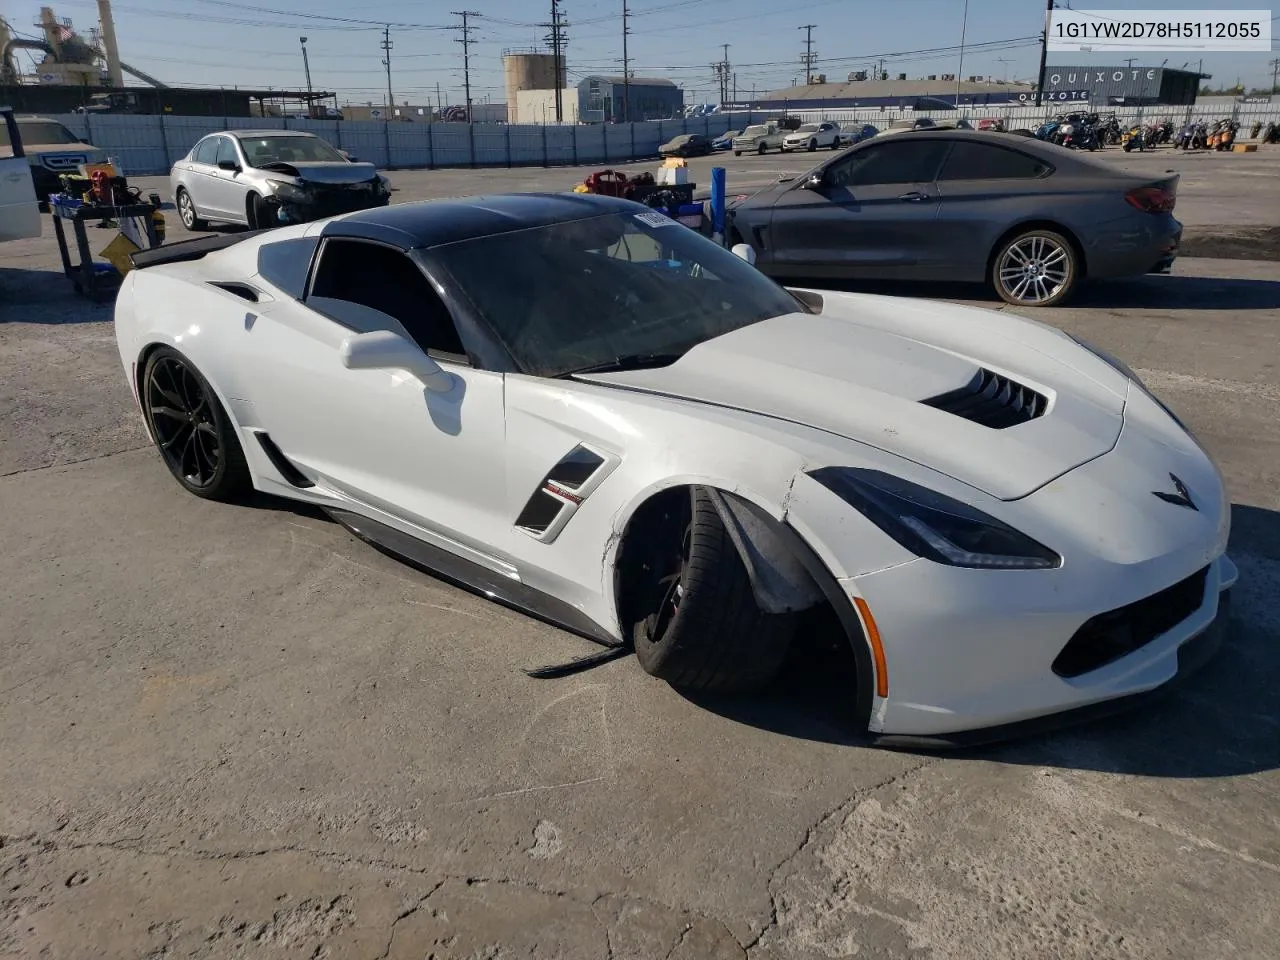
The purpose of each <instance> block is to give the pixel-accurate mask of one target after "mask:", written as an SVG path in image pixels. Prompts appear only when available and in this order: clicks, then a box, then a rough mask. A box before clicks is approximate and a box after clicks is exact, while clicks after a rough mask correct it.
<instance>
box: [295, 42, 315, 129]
mask: <svg viewBox="0 0 1280 960" xmlns="http://www.w3.org/2000/svg"><path fill="white" fill-rule="evenodd" d="M298 42H299V43H301V44H302V69H303V70H304V71H305V72H306V74H307V116H308V117H310V116H311V114H312V109H311V108H312V103H311V62H310V61H309V60H308V59H307V38H306V37H299V38H298ZM312 119H314V118H312Z"/></svg>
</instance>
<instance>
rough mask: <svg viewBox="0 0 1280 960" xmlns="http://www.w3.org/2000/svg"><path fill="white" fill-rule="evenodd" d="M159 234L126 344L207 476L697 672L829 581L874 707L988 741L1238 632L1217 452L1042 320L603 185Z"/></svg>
mask: <svg viewBox="0 0 1280 960" xmlns="http://www.w3.org/2000/svg"><path fill="white" fill-rule="evenodd" d="M135 262H136V264H137V266H138V269H135V270H133V271H132V272H130V273H129V274H128V276H127V277H126V279H125V283H124V286H123V288H122V290H121V293H120V296H119V300H118V302H117V305H116V315H115V330H116V337H117V341H118V343H119V348H120V357H121V360H122V362H123V364H124V368H125V372H126V374H127V375H128V380H129V385H130V387H131V388H132V391H133V393H134V396H135V397H136V399H137V402H138V405H139V407H140V409H141V411H142V414H143V418H144V420H145V422H146V425H147V429H148V431H149V432H150V435H151V436H152V438H153V439H154V440H155V443H156V445H157V447H158V448H159V450H160V453H161V456H162V458H163V460H164V462H165V463H166V464H167V466H168V467H169V469H170V471H172V473H173V475H174V477H176V478H177V480H178V482H179V483H180V484H182V486H183V487H185V488H186V489H187V490H189V491H190V492H192V493H194V494H196V495H198V496H202V497H210V498H216V499H232V498H235V497H238V496H240V495H241V494H244V493H246V492H247V491H249V490H250V488H253V489H256V490H259V491H263V492H266V493H270V494H277V495H280V496H283V497H288V498H291V499H294V500H299V501H304V502H307V503H311V504H315V505H318V506H319V507H322V508H323V509H324V510H326V511H328V512H329V513H330V514H331V515H332V516H333V517H335V518H336V519H337V520H338V521H340V522H341V523H343V524H344V525H345V526H346V527H347V528H349V529H350V530H351V531H352V532H353V533H355V534H356V535H357V536H359V537H362V538H364V539H366V540H369V541H373V542H375V543H376V544H378V545H380V546H382V547H384V548H385V549H388V550H390V551H392V552H394V553H396V554H399V555H401V556H402V557H404V558H406V559H408V560H410V561H412V562H414V563H416V564H418V565H421V566H425V567H427V568H429V569H431V570H434V571H436V572H438V573H440V574H442V575H443V576H445V577H447V578H449V579H452V580H454V581H456V582H460V583H462V584H464V585H466V586H468V587H470V588H472V589H475V590H478V591H481V592H483V593H484V594H486V595H487V596H489V597H491V598H493V599H495V600H498V601H500V602H503V603H506V604H509V605H512V606H515V607H517V608H521V609H524V610H526V611H528V612H530V613H532V614H534V615H536V616H539V617H541V618H544V619H547V620H550V621H552V622H554V623H557V624H560V625H562V626H563V627H565V628H566V629H569V630H571V631H574V632H576V633H578V634H580V635H583V636H585V637H588V638H590V639H593V640H595V641H597V642H599V643H601V644H604V645H606V647H608V648H611V649H610V650H609V651H608V652H609V653H610V654H612V653H613V652H616V651H627V650H631V649H634V651H635V653H636V656H637V658H638V660H639V661H640V664H641V666H642V667H643V668H644V669H645V670H646V671H648V672H649V673H651V674H653V675H655V676H658V677H661V678H664V679H666V680H668V681H669V682H671V683H673V684H676V685H679V686H683V687H687V688H694V689H699V690H719V691H749V690H752V689H756V688H759V687H760V686H762V685H763V684H765V683H766V682H768V680H769V679H770V678H771V677H772V676H773V675H774V674H775V672H776V671H777V670H778V668H779V665H780V664H781V663H782V661H783V658H784V656H785V655H786V653H787V650H788V645H789V643H790V642H791V640H792V638H793V634H794V632H795V629H796V624H797V622H798V621H799V620H800V618H801V612H802V611H810V610H817V609H818V608H821V607H822V606H823V605H827V606H829V608H830V611H833V612H834V614H835V617H834V618H831V619H832V620H833V621H835V620H838V622H839V624H840V625H841V628H842V630H843V633H844V635H845V636H846V638H847V640H848V642H849V643H850V644H851V645H852V650H853V653H854V660H855V661H856V665H857V674H856V677H854V678H853V680H852V681H851V682H852V683H853V685H854V686H853V689H852V690H851V691H850V701H851V703H852V704H854V705H856V712H857V719H858V722H859V723H860V724H861V725H863V726H865V727H866V728H867V730H868V731H869V732H870V734H871V737H872V739H874V740H876V741H878V742H882V743H891V744H896V743H914V744H926V745H945V744H968V743H973V742H978V741H982V740H988V739H996V738H1001V737H1006V736H1009V735H1011V734H1013V733H1018V732H1023V731H1026V730H1029V729H1036V728H1038V727H1041V726H1045V725H1049V724H1056V723H1061V722H1063V721H1064V720H1073V719H1079V718H1082V717H1084V716H1091V715H1095V714H1098V713H1105V712H1110V711H1113V710H1115V709H1118V708H1119V707H1121V706H1126V705H1131V704H1132V703H1133V702H1135V700H1140V699H1143V695H1145V694H1149V693H1153V692H1156V691H1158V690H1162V689H1164V688H1167V687H1168V686H1170V683H1171V681H1174V680H1175V679H1179V678H1181V677H1182V676H1185V675H1186V674H1187V673H1188V672H1190V671H1191V670H1192V669H1193V668H1194V667H1195V666H1197V665H1198V664H1199V663H1200V662H1202V661H1203V659H1204V658H1205V657H1206V656H1207V655H1208V654H1209V653H1210V652H1212V650H1213V648H1214V646H1215V645H1216V643H1217V642H1218V641H1219V639H1220V636H1221V627H1222V624H1223V622H1224V620H1225V613H1224V605H1223V603H1222V602H1221V601H1223V600H1225V599H1226V594H1225V591H1226V590H1227V589H1228V588H1229V587H1230V586H1231V585H1232V583H1233V582H1234V580H1235V578H1236V570H1235V567H1234V565H1233V564H1232V563H1231V561H1230V560H1229V559H1228V558H1227V556H1226V554H1225V553H1224V550H1225V547H1226V543H1227V534H1228V527H1229V516H1230V514H1229V502H1228V499H1227V496H1226V494H1225V492H1224V488H1223V483H1222V479H1221V477H1220V476H1219V473H1218V470H1217V469H1216V467H1215V465H1214V464H1213V462H1212V461H1211V460H1210V458H1209V457H1208V456H1207V455H1206V454H1205V453H1204V451H1203V450H1202V449H1201V448H1200V446H1199V445H1198V444H1197V442H1196V441H1195V439H1193V438H1192V436H1191V435H1190V434H1189V433H1188V432H1187V431H1186V430H1185V429H1184V428H1183V426H1182V425H1181V424H1180V423H1179V422H1178V420H1177V419H1176V418H1175V417H1174V416H1173V415H1172V414H1171V413H1170V412H1169V411H1168V410H1167V409H1166V408H1165V407H1164V406H1163V405H1162V404H1161V403H1160V402H1159V401H1158V400H1157V399H1155V397H1153V396H1152V395H1151V394H1150V393H1149V392H1148V391H1147V390H1146V389H1145V388H1144V387H1143V385H1142V384H1141V383H1140V382H1139V381H1138V379H1137V378H1136V377H1135V376H1134V375H1133V374H1132V373H1131V372H1130V371H1128V370H1127V369H1126V368H1125V367H1124V366H1123V365H1122V364H1121V363H1119V362H1118V361H1116V360H1114V359H1111V358H1109V357H1107V356H1106V355H1104V354H1102V353H1100V352H1098V351H1096V350H1093V349H1091V348H1088V347H1086V346H1084V345H1082V344H1080V343H1078V342H1077V341H1075V340H1073V339H1072V338H1070V337H1069V336H1067V335H1066V334H1064V333H1061V332H1059V331H1058V330H1056V329H1054V328H1051V327H1048V326H1045V325H1043V324H1039V323H1034V322H1032V321H1029V320H1024V319H1020V318H1018V317H1015V316H1011V315H1009V314H1005V313H997V312H994V311H987V310H980V309H972V308H962V307H958V306H948V305H944V304H939V303H935V302H930V301H917V300H909V299H898V298H890V297H879V296H867V295H853V294H844V293H831V292H818V291H811V290H794V291H789V290H786V289H784V288H782V287H779V286H777V285H776V284H775V283H773V282H772V281H771V280H768V279H767V278H765V277H764V276H762V275H761V274H759V273H757V272H756V271H755V270H754V269H753V268H752V267H751V265H750V264H749V263H747V262H744V260H743V259H741V258H739V257H736V256H734V255H733V254H732V253H730V252H729V251H727V250H724V249H722V248H721V247H719V246H718V245H716V244H714V243H712V242H711V241H709V240H707V239H705V238H703V237H701V236H700V235H698V234H697V233H696V232H694V231H691V230H688V229H687V228H684V227H681V226H679V225H678V224H676V223H675V222H674V221H672V220H669V219H667V218H665V217H663V216H661V215H660V214H658V213H657V212H655V211H652V210H649V209H647V208H645V207H642V206H639V205H637V204H634V203H630V202H628V201H624V200H619V199H613V198H607V197H598V196H589V195H529V194H526V195H514V196H495V197H481V198H473V199H467V200H456V201H430V202H425V203H410V204H399V205H395V206H391V207H385V208H381V209H376V210H368V211H363V212H359V213H354V214H349V215H346V216H343V217H338V218H334V219H330V220H325V221H320V222H316V223H311V224H302V225H297V226H292V227H285V228H282V229H278V230H274V231H271V232H270V233H258V234H241V235H238V236H225V237H217V238H205V239H201V240H195V241H191V242H190V243H185V244H177V245H174V246H171V247H162V248H157V249H156V250H152V251H146V252H142V253H139V254H137V255H135ZM811 619H813V620H820V619H821V618H819V617H813V618H811ZM806 622H808V620H806Z"/></svg>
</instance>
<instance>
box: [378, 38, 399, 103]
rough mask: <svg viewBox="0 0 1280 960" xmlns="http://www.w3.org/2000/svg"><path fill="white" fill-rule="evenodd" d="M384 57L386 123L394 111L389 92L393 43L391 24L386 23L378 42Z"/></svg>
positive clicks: (392, 99)
mask: <svg viewBox="0 0 1280 960" xmlns="http://www.w3.org/2000/svg"><path fill="white" fill-rule="evenodd" d="M379 46H381V47H382V50H383V52H384V53H385V54H386V59H384V60H383V61H382V65H383V66H384V67H386V68H387V123H390V122H391V115H392V114H393V113H394V112H395V108H396V99H395V97H394V96H392V94H391V48H392V47H393V46H395V43H394V42H393V41H392V39H391V25H390V24H387V25H386V26H384V27H383V28H382V43H381V44H379Z"/></svg>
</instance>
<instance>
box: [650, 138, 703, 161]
mask: <svg viewBox="0 0 1280 960" xmlns="http://www.w3.org/2000/svg"><path fill="white" fill-rule="evenodd" d="M712 149H713V148H712V146H711V141H710V140H708V139H707V138H706V137H704V136H703V135H702V134H700V133H682V134H680V136H678V137H672V138H671V139H670V140H668V141H667V142H666V143H664V144H663V145H662V146H660V147H659V148H658V155H659V156H662V157H705V156H707V154H709V153H711V152H712Z"/></svg>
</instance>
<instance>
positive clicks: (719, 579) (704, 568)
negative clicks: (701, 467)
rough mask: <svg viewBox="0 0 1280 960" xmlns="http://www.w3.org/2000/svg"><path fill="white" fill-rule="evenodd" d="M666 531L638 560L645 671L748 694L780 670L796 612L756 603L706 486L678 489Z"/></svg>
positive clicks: (638, 637)
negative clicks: (772, 611) (642, 586)
mask: <svg viewBox="0 0 1280 960" xmlns="http://www.w3.org/2000/svg"><path fill="white" fill-rule="evenodd" d="M662 520H663V521H664V522H662V524H661V529H662V530H663V531H664V532H665V534H666V535H665V536H664V535H659V536H655V537H652V538H651V541H650V543H649V544H648V551H647V552H648V553H649V556H646V557H645V558H644V560H643V562H642V564H641V565H640V569H642V570H643V571H644V579H645V581H646V584H645V589H644V591H643V595H642V596H640V597H638V601H639V602H638V604H637V607H636V612H637V615H638V617H639V619H638V620H637V622H635V623H634V624H633V626H632V642H633V643H634V646H635V651H636V658H637V659H638V660H639V661H640V665H641V667H643V668H644V670H645V672H647V673H649V674H651V675H653V676H655V677H659V678H661V679H663V680H666V681H667V682H668V683H670V684H671V685H672V686H674V687H680V688H684V689H689V690H699V691H704V692H717V693H749V692H752V691H754V690H758V689H760V688H761V687H763V686H765V685H766V684H767V683H768V682H769V681H770V680H772V679H773V677H774V676H775V675H776V674H777V672H778V669H779V667H781V665H782V662H783V660H784V659H785V658H786V655H787V650H788V648H789V646H790V642H791V636H792V634H793V633H794V631H795V616H794V615H790V614H768V613H765V612H764V611H762V610H761V609H760V607H759V606H758V605H757V604H756V601H755V596H754V595H753V593H752V590H751V582H750V580H749V578H748V576H747V571H746V568H745V567H744V566H743V563H742V559H741V558H740V557H739V556H738V552H737V549H736V548H735V547H734V545H733V542H732V541H731V540H730V538H729V534H728V531H727V530H726V529H725V526H724V522H723V521H722V520H721V518H720V514H719V513H718V512H717V510H716V508H715V504H714V503H713V502H712V500H711V497H710V496H709V495H708V493H707V491H706V490H704V489H703V488H701V487H691V488H689V489H688V490H687V491H685V490H681V491H673V495H672V497H671V499H670V501H669V504H668V512H667V513H666V514H664V516H663V518H662Z"/></svg>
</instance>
